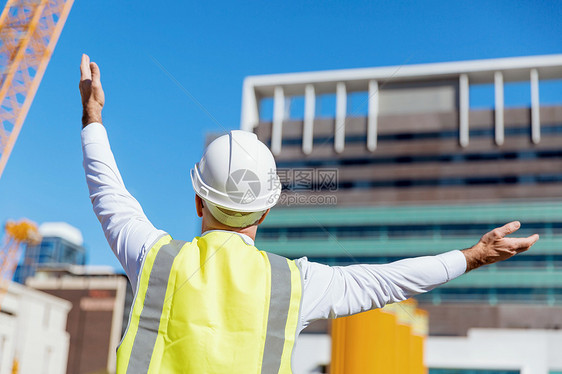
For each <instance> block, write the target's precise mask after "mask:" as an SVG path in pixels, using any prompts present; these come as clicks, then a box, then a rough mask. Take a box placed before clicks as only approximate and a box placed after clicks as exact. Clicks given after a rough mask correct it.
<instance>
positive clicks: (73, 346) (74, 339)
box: [26, 266, 131, 374]
mask: <svg viewBox="0 0 562 374" xmlns="http://www.w3.org/2000/svg"><path fill="white" fill-rule="evenodd" d="M26 284H27V285H28V286H29V287H32V288H34V289H37V290H40V291H42V292H44V293H48V294H50V295H53V296H56V297H57V298H61V299H64V300H67V301H68V302H69V303H70V304H71V305H72V309H71V310H70V312H69V313H68V320H67V323H66V331H67V332H68V336H69V338H70V348H69V351H68V365H67V370H66V373H68V374H90V373H115V370H116V351H117V346H118V344H119V342H120V340H121V336H122V333H123V327H124V325H123V324H125V325H126V321H127V317H128V311H129V308H130V304H128V305H127V302H126V301H127V299H128V300H130V299H131V298H130V297H127V296H128V295H127V284H128V281H127V279H126V277H125V276H124V275H119V274H115V273H114V271H113V270H112V269H101V270H100V269H99V268H96V267H81V266H66V267H64V268H63V267H60V268H53V267H49V268H45V269H38V271H37V274H36V275H35V276H34V277H30V278H28V279H27V282H26ZM129 293H131V292H130V290H129ZM129 302H130V301H129Z"/></svg>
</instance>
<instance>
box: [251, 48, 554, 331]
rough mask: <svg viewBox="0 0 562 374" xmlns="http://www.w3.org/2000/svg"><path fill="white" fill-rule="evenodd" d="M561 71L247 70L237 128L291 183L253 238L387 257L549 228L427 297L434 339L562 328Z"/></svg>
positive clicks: (300, 248) (263, 243)
mask: <svg viewBox="0 0 562 374" xmlns="http://www.w3.org/2000/svg"><path fill="white" fill-rule="evenodd" d="M560 79H562V55H551V56H533V57H519V58H506V59H495V60H480V61H462V62H450V63H449V62H448V63H436V64H423V65H408V66H396V67H381V68H368V69H352V70H338V71H325V72H310V73H295V74H279V75H268V76H253V77H248V78H246V80H245V82H244V88H243V101H242V118H241V128H242V129H244V130H247V131H253V132H255V133H256V134H257V135H258V138H259V139H260V140H262V141H263V142H265V143H266V144H268V145H269V146H270V148H271V150H272V152H273V153H274V155H275V157H276V161H277V165H278V168H279V175H280V177H281V180H282V183H283V187H284V189H283V193H282V195H281V199H280V204H279V206H277V207H276V208H275V209H273V210H272V211H271V213H270V215H269V216H268V218H267V219H266V220H265V221H264V223H263V224H262V225H261V226H260V230H258V236H257V245H258V246H259V247H260V248H262V249H266V250H269V251H273V252H276V253H279V254H282V255H285V256H287V257H291V258H296V257H300V256H307V257H308V258H309V259H310V260H312V261H319V262H323V263H327V264H330V265H348V264H355V263H386V262H389V261H394V260H398V259H402V258H406V257H414V256H421V255H432V254H438V253H442V252H445V251H448V250H452V249H463V248H467V247H470V246H472V245H473V244H475V243H476V242H477V241H478V239H479V238H480V236H481V235H482V234H484V233H485V232H487V231H489V230H490V229H493V228H495V227H498V226H501V225H503V224H505V223H507V222H509V221H512V220H520V221H521V222H522V228H521V229H520V230H519V232H518V235H530V234H533V233H539V234H540V236H541V238H540V240H539V242H538V243H537V244H536V245H535V246H534V247H533V248H532V250H531V251H528V252H527V253H524V254H521V255H518V256H516V257H514V258H513V259H510V260H508V261H505V262H502V263H498V264H495V265H491V266H488V267H485V268H482V269H478V270H476V271H473V272H471V273H469V274H467V275H464V276H462V277H460V278H458V279H456V280H454V281H452V282H450V283H447V284H445V285H443V286H441V287H439V288H437V289H435V290H433V291H431V292H429V293H427V294H425V295H421V296H419V297H418V300H419V301H420V303H421V304H422V307H424V308H426V309H428V310H430V334H432V335H466V334H467V332H468V330H469V329H470V328H472V327H478V326H481V325H482V324H484V325H485V326H481V327H519V328H559V327H560V326H561V322H562V321H561V320H560V318H558V316H559V315H560V311H561V310H562V309H561V308H562V267H561V265H562V239H560V237H559V235H557V233H558V231H559V230H560V229H561V228H562V105H560V104H561V103H562V89H561V87H562V85H561V84H560ZM486 100H487V101H486ZM478 102H485V103H486V104H489V105H487V106H486V105H484V106H483V107H478V105H477V104H478ZM506 306H508V308H509V310H510V311H512V313H515V314H517V315H519V317H524V318H514V316H513V315H511V317H510V313H507V314H506V313H505V310H506V309H505V307H506ZM463 308H464V309H463ZM461 310H463V311H464V312H465V313H462V315H463V317H462V318H460V319H459V311H461ZM501 311H503V312H504V313H502V312H501ZM485 315H486V316H488V317H489V318H484V319H483V318H482V317H483V316H485ZM433 316H436V317H433ZM437 316H438V318H437Z"/></svg>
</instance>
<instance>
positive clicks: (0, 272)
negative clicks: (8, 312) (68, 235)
mask: <svg viewBox="0 0 562 374" xmlns="http://www.w3.org/2000/svg"><path fill="white" fill-rule="evenodd" d="M4 230H5V235H4V243H3V244H2V247H0V309H1V306H2V300H3V298H4V295H5V294H6V291H7V289H8V285H9V283H10V281H11V280H12V278H13V277H14V272H15V270H16V267H17V265H18V262H19V259H20V257H21V254H22V253H23V249H24V246H25V245H37V244H39V243H40V242H41V234H39V230H38V229H37V224H35V223H34V222H31V221H29V220H27V219H21V220H20V221H19V222H15V221H8V222H6V225H5V226H4Z"/></svg>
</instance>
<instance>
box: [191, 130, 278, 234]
mask: <svg viewBox="0 0 562 374" xmlns="http://www.w3.org/2000/svg"><path fill="white" fill-rule="evenodd" d="M191 183H192V184H193V189H194V190H195V193H196V194H197V195H199V196H200V197H201V198H202V199H203V200H205V201H206V202H208V203H209V204H208V205H214V206H210V207H209V210H210V211H211V213H212V214H213V216H214V217H215V218H216V219H217V220H219V222H222V223H224V224H226V225H228V226H232V227H243V226H244V225H245V226H248V225H250V224H252V223H254V222H255V221H257V220H258V219H259V218H260V217H261V216H262V215H263V213H264V212H265V211H266V210H267V209H269V208H271V207H272V206H274V205H275V204H276V203H277V200H278V199H279V195H280V193H281V183H280V181H279V177H278V176H277V168H276V165H275V159H274V158H273V155H272V154H271V151H270V150H269V148H267V146H266V145H265V144H263V143H262V142H260V141H259V140H258V138H257V136H256V134H254V133H251V132H247V131H241V130H233V131H231V132H230V133H229V134H227V135H223V136H220V137H218V138H217V139H215V140H214V141H213V142H212V143H211V144H209V146H207V149H206V150H205V153H204V154H203V157H202V158H201V161H199V163H197V164H196V165H195V167H194V168H193V169H191ZM217 208H222V209H217ZM236 212H239V213H240V214H235V213H236ZM243 213H256V214H243ZM253 218H255V219H253ZM252 219H253V221H252V222H248V221H251V220H252ZM225 220H226V221H228V222H229V223H226V222H223V221H225Z"/></svg>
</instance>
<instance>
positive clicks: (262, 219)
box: [258, 209, 270, 225]
mask: <svg viewBox="0 0 562 374" xmlns="http://www.w3.org/2000/svg"><path fill="white" fill-rule="evenodd" d="M269 210H270V209H268V210H266V211H265V213H264V214H263V216H261V218H260V220H259V221H258V225H259V224H261V223H262V222H263V221H264V220H265V216H267V214H268V213H269Z"/></svg>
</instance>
